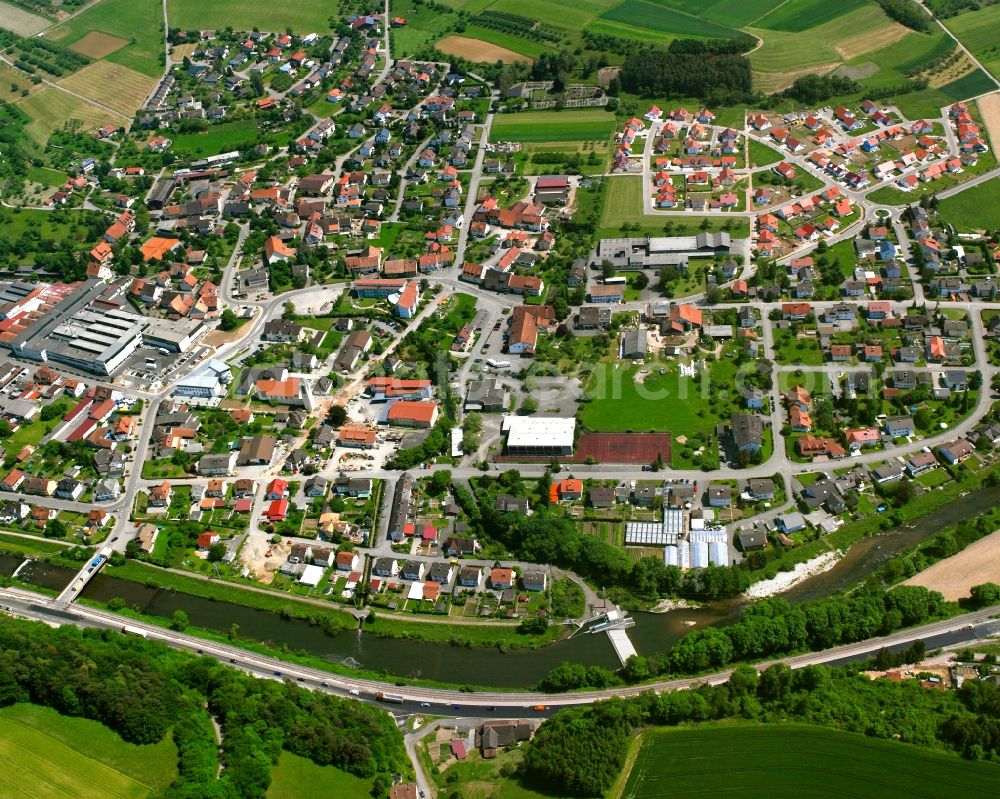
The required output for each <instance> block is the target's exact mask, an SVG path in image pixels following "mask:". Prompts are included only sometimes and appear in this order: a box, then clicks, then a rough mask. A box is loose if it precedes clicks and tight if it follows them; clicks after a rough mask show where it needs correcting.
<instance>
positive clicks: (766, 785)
mask: <svg viewBox="0 0 1000 799" xmlns="http://www.w3.org/2000/svg"><path fill="white" fill-rule="evenodd" d="M639 747H640V748H639V752H638V756H637V757H636V759H635V762H634V764H633V766H632V769H631V772H630V773H629V775H628V777H627V780H626V781H625V785H624V789H620V790H619V791H618V792H617V793H615V792H612V795H613V796H615V797H616V799H618V797H621V798H622V799H660V797H663V796H670V797H671V799H687V797H696V796H697V797H700V796H705V795H706V794H710V795H714V796H720V795H722V796H739V797H741V799H785V797H812V799H826V798H827V797H829V798H830V799H839V797H846V796H850V797H853V799H932V798H934V797H941V796H948V795H949V794H951V793H953V792H954V791H955V790H956V788H957V787H958V786H961V790H962V792H963V793H968V794H969V795H974V794H976V793H978V792H985V793H986V794H990V793H992V791H993V790H994V788H993V786H995V784H996V772H995V768H994V767H993V766H990V765H987V764H985V763H973V762H969V761H967V760H961V759H959V758H958V757H957V756H956V755H950V754H944V753H941V752H935V751H933V750H928V749H922V748H918V747H916V746H910V745H908V744H902V743H896V742H892V741H883V740H878V739H873V738H866V737H864V736H862V735H857V734H854V733H847V732H840V731H838V730H832V729H825V728H822V727H808V726H804V725H793V724H774V725H771V724H768V725H745V726H732V727H716V726H708V725H706V726H699V727H695V728H678V729H671V730H655V731H651V732H647V733H644V734H643V736H642V737H641V739H640V742H639ZM722 763H724V764H725V766H724V767H720V764H722Z"/></svg>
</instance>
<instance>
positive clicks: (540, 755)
mask: <svg viewBox="0 0 1000 799" xmlns="http://www.w3.org/2000/svg"><path fill="white" fill-rule="evenodd" d="M913 654H918V655H919V654H922V652H914V653H913ZM998 719H1000V687H998V686H997V685H996V684H995V683H992V682H987V681H977V680H967V681H966V682H965V683H964V684H963V686H962V688H961V689H960V690H959V691H957V692H940V691H928V690H926V689H924V688H922V687H921V685H920V683H919V682H918V681H917V680H905V681H902V682H894V681H890V680H871V679H869V678H868V677H865V676H863V675H859V674H858V667H857V666H855V667H854V668H851V667H848V666H845V667H842V668H839V669H833V670H831V669H829V668H827V667H825V666H807V667H805V668H802V669H799V670H796V671H792V670H791V669H790V668H789V667H788V666H787V665H785V664H777V665H774V666H771V667H770V668H768V669H767V670H766V671H764V672H762V673H761V674H758V673H757V671H756V670H755V669H753V668H752V667H750V666H740V667H738V668H737V669H736V670H735V671H734V672H733V674H732V676H731V677H730V678H729V681H728V682H726V683H724V684H722V685H718V686H709V685H700V686H698V687H696V688H694V689H692V690H690V691H672V692H664V693H662V694H659V695H657V694H654V693H653V692H649V693H646V694H643V695H642V696H638V697H634V698H631V699H611V700H608V701H606V702H600V703H598V704H595V705H591V706H588V707H579V708H572V709H567V710H563V711H561V712H559V713H557V714H556V715H555V716H553V717H552V718H550V719H548V720H547V721H546V722H545V723H544V724H542V726H541V727H540V728H539V730H538V733H537V734H536V735H535V738H534V740H532V741H531V743H529V744H527V746H526V747H525V753H524V760H523V762H522V765H521V767H520V777H521V779H522V780H523V781H524V782H525V783H527V785H528V786H529V787H532V788H536V789H540V790H549V791H557V792H558V795H560V796H565V795H571V796H580V797H591V796H595V797H596V796H602V795H604V794H605V792H606V791H607V790H608V789H609V788H610V787H611V785H612V784H614V782H615V780H616V779H617V778H618V775H619V774H620V772H621V770H622V768H623V767H624V759H625V755H626V752H627V751H628V748H629V744H630V743H631V741H632V738H633V737H634V736H635V734H636V732H637V731H638V730H639V729H640V728H641V727H645V726H649V725H660V726H676V725H678V724H687V723H698V722H710V721H725V720H744V721H753V722H762V723H768V722H787V721H790V720H794V721H798V722H803V723H807V724H817V725H821V726H825V727H832V728H835V729H838V730H843V731H846V732H854V733H860V734H863V735H867V736H869V737H872V738H879V739H882V740H899V741H903V742H906V743H910V744H915V745H918V746H924V747H928V748H934V749H950V750H953V751H956V752H958V753H959V754H961V755H963V756H964V757H967V758H972V759H992V760H996V759H997V758H998V757H1000V721H998Z"/></svg>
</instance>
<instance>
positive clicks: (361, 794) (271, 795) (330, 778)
mask: <svg viewBox="0 0 1000 799" xmlns="http://www.w3.org/2000/svg"><path fill="white" fill-rule="evenodd" d="M371 788H372V786H371V780H363V779H361V778H360V777H355V776H354V775H353V774H348V773H347V772H346V771H341V770H340V769H339V768H334V767H333V766H317V765H316V764H315V763H313V762H312V761H311V760H308V759H306V758H304V757H299V756H298V755H293V754H292V753H291V752H282V753H281V757H280V758H279V759H278V765H277V767H276V768H275V769H274V771H273V772H272V773H271V787H270V788H268V790H267V799H299V797H303V796H336V797H337V799H369V797H370V796H371Z"/></svg>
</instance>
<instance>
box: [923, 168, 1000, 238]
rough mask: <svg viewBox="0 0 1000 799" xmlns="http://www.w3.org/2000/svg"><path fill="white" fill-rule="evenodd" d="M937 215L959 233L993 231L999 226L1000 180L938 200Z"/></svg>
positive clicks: (987, 182) (993, 180)
mask: <svg viewBox="0 0 1000 799" xmlns="http://www.w3.org/2000/svg"><path fill="white" fill-rule="evenodd" d="M938 213H939V214H940V215H941V219H942V220H944V221H945V222H948V223H950V224H952V225H954V226H955V229H956V230H957V231H958V232H959V233H971V232H975V231H979V230H995V229H996V228H997V226H998V225H1000V178H993V179H992V180H988V181H986V182H985V183H980V184H979V185H978V186H973V187H972V188H971V189H966V190H965V191H960V192H959V193H958V194H956V195H954V196H952V197H948V198H947V199H944V200H940V201H939V205H938Z"/></svg>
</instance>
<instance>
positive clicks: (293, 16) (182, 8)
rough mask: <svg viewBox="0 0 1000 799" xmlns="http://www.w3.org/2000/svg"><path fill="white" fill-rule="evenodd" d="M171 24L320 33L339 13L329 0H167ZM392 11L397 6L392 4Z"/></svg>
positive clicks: (192, 26)
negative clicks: (250, 0)
mask: <svg viewBox="0 0 1000 799" xmlns="http://www.w3.org/2000/svg"><path fill="white" fill-rule="evenodd" d="M167 11H168V14H169V15H170V24H171V25H176V26H178V27H180V28H194V29H198V30H201V29H203V28H222V27H225V26H226V25H232V26H233V27H234V28H242V29H244V30H247V29H249V28H254V27H256V28H259V29H260V30H262V31H271V32H278V31H284V30H285V29H286V28H291V29H292V30H293V31H296V32H298V33H303V34H305V33H310V32H313V31H315V32H316V33H323V32H325V31H327V30H329V28H330V18H331V17H336V16H337V15H338V8H337V4H336V3H333V2H330V0H269V2H266V3H247V2H246V1H245V0H215V2H213V3H204V2H202V0H168V1H167ZM393 13H396V9H395V8H393Z"/></svg>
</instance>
